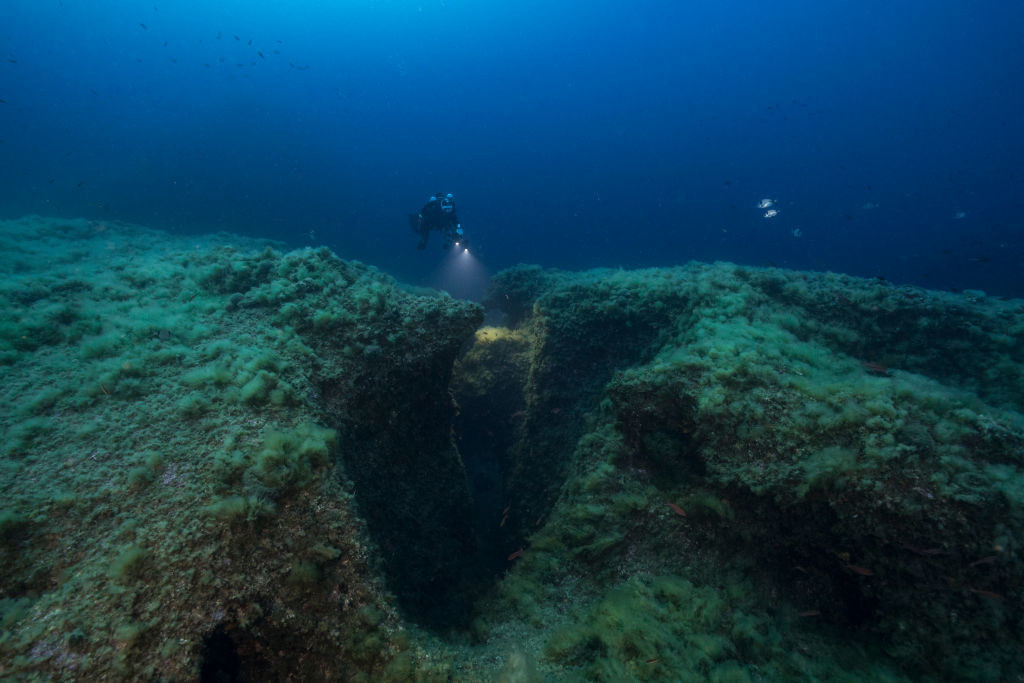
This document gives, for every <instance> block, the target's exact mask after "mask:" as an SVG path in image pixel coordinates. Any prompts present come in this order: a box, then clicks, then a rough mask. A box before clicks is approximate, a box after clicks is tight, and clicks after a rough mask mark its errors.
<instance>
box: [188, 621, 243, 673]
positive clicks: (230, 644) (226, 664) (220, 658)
mask: <svg viewBox="0 0 1024 683" xmlns="http://www.w3.org/2000/svg"><path fill="white" fill-rule="evenodd" d="M199 680H200V682H201V683H233V682H234V681H241V680H243V679H242V658H241V657H240V656H239V655H238V647H237V646H236V645H235V641H233V640H232V639H231V636H229V635H228V634H227V632H226V631H225V630H224V627H223V626H218V627H217V628H216V629H215V630H214V632H213V633H211V634H210V635H208V636H207V637H206V638H205V639H204V640H203V653H202V663H201V664H200V667H199Z"/></svg>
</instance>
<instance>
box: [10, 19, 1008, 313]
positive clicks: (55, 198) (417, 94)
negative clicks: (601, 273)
mask: <svg viewBox="0 0 1024 683" xmlns="http://www.w3.org/2000/svg"><path fill="white" fill-rule="evenodd" d="M1022 29H1024V3H1020V2H1010V1H996V0H981V2H972V3H968V2H951V1H945V2H941V1H940V2H934V1H932V2H923V1H922V0H900V2H895V3H893V2H881V1H880V0H864V1H858V2H852V1H850V2H840V1H836V2H824V3H822V2H812V1H810V0H805V1H797V0H784V1H782V2H774V3H761V2H749V1H748V2H740V1H735V0H734V1H724V2H722V1H716V2H711V1H704V2H682V1H680V0H673V1H662V0H651V1H648V2H637V3H625V2H614V3H613V2H605V1H603V0H567V1H565V2H557V3H552V2H540V1H539V0H520V1H519V2H511V3H495V2H484V1H483V0H422V1H421V2H416V1H415V0H410V1H400V0H379V1H372V0H352V1H348V2H326V1H325V0H321V1H318V2H289V3H280V2H266V1H265V0H249V1H247V2H238V1H234V0H230V1H219V2H217V3H209V2H201V1H199V0H179V1H177V2H161V1H159V0H150V1H148V2H134V1H132V0H121V1H114V0H4V2H3V3H2V6H0V99H2V100H3V102H2V103H0V159H2V164H0V216H3V217H15V216H20V215H22V214H25V213H40V214H47V215H61V216H85V217H89V218H93V219H97V220H123V221H131V222H137V223H143V224H146V225H150V226H154V227H161V228H166V229H170V230H174V231H176V232H200V231H208V230H215V229H224V230H230V231H234V232H240V233H244V234H247V235H257V236H267V237H273V238H278V239H284V240H287V241H289V242H290V243H291V244H294V245H304V244H313V245H317V244H326V245H328V246H331V247H332V248H334V249H335V250H336V251H337V252H338V253H339V254H340V255H342V256H343V257H346V258H357V259H360V260H363V261H366V262H369V263H373V264H375V265H378V266H380V267H382V268H384V269H386V270H388V271H390V272H392V273H393V274H395V275H397V276H398V277H400V278H403V279H405V280H408V281H412V282H416V283H422V284H435V283H437V282H439V281H443V282H444V283H446V284H451V282H452V268H451V267H452V260H453V259H452V258H451V257H449V256H446V255H445V254H444V252H443V250H442V249H441V247H440V246H439V242H440V240H437V239H434V240H433V241H432V243H431V245H430V248H428V249H426V250H425V251H422V252H420V251H417V250H416V249H415V241H416V240H415V236H414V235H413V234H412V233H411V232H410V230H409V227H408V224H407V221H406V215H407V214H408V213H410V212H415V211H416V210H417V209H418V208H419V207H420V206H421V205H422V204H423V202H424V201H425V200H426V198H427V196H428V195H429V194H430V193H431V192H434V191H444V192H454V193H455V196H456V201H457V203H458V208H459V213H460V216H461V218H462V221H463V225H464V226H465V228H466V229H467V232H468V234H469V236H470V239H471V240H472V244H473V249H472V252H473V255H472V258H473V259H475V260H474V266H475V271H474V272H475V273H477V276H478V275H479V274H480V273H486V272H493V271H495V270H497V269H499V268H502V267H505V266H508V265H512V264H515V263H517V262H530V263H541V264H544V265H548V266H557V267H564V268H581V267H590V266H626V267H636V266H648V265H674V264H679V263H684V262H686V261H688V260H690V259H700V260H715V259H722V260H731V261H736V262H740V263H747V264H754V265H761V264H769V263H772V264H776V265H779V266H784V267H792V268H807V269H816V270H834V271H841V272H849V273H853V274H857V275H863V276H881V277H885V278H887V279H889V280H891V281H893V282H899V283H903V282H909V283H915V284H920V285H924V286H928V287H937V288H978V289H985V290H987V291H989V292H990V293H992V294H1000V295H1015V296H1024V276H1022V271H1024V269H1022V268H1021V263H1022V260H1024V259H1022V257H1024V171H1022V169H1021V162H1022V159H1024V127H1022V126H1021V121H1024V88H1022V87H1021V83H1024V57H1022V54H1024V52H1022V51H1021V49H1020V47H1019V41H1020V36H1021V35H1022ZM765 198H769V199H774V200H777V204H776V205H775V208H776V209H777V210H778V211H779V213H778V215H776V216H774V217H771V218H765V217H764V213H765V211H764V210H762V209H758V208H757V204H758V202H759V201H760V200H761V199H765ZM456 280H457V278H456ZM463 285H464V286H462V289H464V290H465V291H464V292H461V293H466V294H474V293H475V290H477V289H478V288H479V282H473V283H469V284H466V283H463ZM451 286H452V287H453V289H456V290H458V289H459V288H460V285H458V284H452V285H451Z"/></svg>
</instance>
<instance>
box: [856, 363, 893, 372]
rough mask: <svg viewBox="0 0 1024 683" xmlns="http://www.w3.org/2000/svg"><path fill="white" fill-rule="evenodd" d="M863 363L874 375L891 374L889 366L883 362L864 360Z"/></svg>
mask: <svg viewBox="0 0 1024 683" xmlns="http://www.w3.org/2000/svg"><path fill="white" fill-rule="evenodd" d="M861 365H862V366H864V369H865V370H867V371H868V373H869V374H872V375H888V374H889V368H887V367H885V366H884V365H882V364H881V363H876V362H874V361H864V362H863V363H861Z"/></svg>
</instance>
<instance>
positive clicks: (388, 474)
mask: <svg viewBox="0 0 1024 683" xmlns="http://www.w3.org/2000/svg"><path fill="white" fill-rule="evenodd" d="M274 246H275V245H269V244H267V243H257V242H255V241H247V240H243V239H241V238H235V237H230V236H226V235H222V236H216V237H212V238H194V239H184V238H174V237H171V236H169V235H165V234H161V233H156V232H152V231H148V230H145V229H142V228H138V227H134V226H125V225H113V224H103V223H95V222H87V221H60V220H50V219H41V218H28V219H23V220H21V221H11V222H6V223H3V224H2V225H0V248H3V249H5V250H6V253H7V254H8V255H10V256H11V258H10V259H5V260H4V265H3V266H2V269H3V270H2V273H0V275H2V278H3V279H2V281H0V299H2V306H3V308H4V311H5V313H9V315H5V317H4V323H3V326H2V329H0V356H2V359H3V361H2V362H3V363H4V383H3V387H2V389H0V392H2V393H0V406H2V411H0V428H2V430H3V433H4V436H5V439H4V441H5V450H4V453H3V455H2V459H0V468H2V474H3V476H2V478H0V498H2V499H3V501H4V510H3V511H2V513H0V600H2V601H3V603H2V604H4V605H5V607H4V612H3V631H2V633H0V677H6V676H11V677H15V678H24V677H37V678H40V679H49V678H68V679H79V680H86V679H89V680H98V679H101V678H108V679H123V680H129V679H130V680H141V679H164V680H190V679H194V678H196V677H204V678H209V679H210V680H214V679H218V677H226V678H229V679H230V678H232V677H235V676H240V677H242V678H244V679H264V680H283V679H285V678H288V677H295V678H297V679H301V680H309V679H310V678H318V677H319V678H328V679H331V678H338V677H341V678H347V677H351V676H354V675H355V674H357V673H361V674H363V675H366V676H370V677H379V676H380V675H383V672H384V671H385V670H389V671H390V670H393V669H394V667H395V666H398V665H393V664H392V661H393V660H394V659H395V658H396V657H399V656H400V657H401V660H402V662H404V663H403V664H401V667H403V668H404V669H405V670H414V669H415V668H416V666H417V665H416V662H417V661H418V660H419V657H418V656H417V655H416V652H415V651H413V650H410V646H409V644H408V641H407V639H406V638H405V637H404V635H403V632H404V627H403V625H402V623H401V621H400V620H399V619H398V612H397V610H396V605H395V603H394V602H393V600H392V598H391V597H390V596H389V595H388V593H387V592H386V591H385V588H384V586H385V583H390V584H392V590H394V591H395V592H396V593H398V594H399V598H400V600H399V602H400V603H402V602H403V601H405V600H406V595H403V593H404V594H409V593H412V592H415V593H416V596H417V598H416V599H417V600H418V602H420V603H426V604H425V606H423V607H422V610H423V611H426V612H429V610H431V609H441V610H443V609H447V607H448V602H447V600H446V599H445V598H444V597H443V596H439V595H435V596H433V598H434V599H433V600H431V599H423V598H420V597H419V592H417V591H412V590H411V589H409V588H408V583H415V582H420V583H428V582H429V581H431V580H435V581H436V580H437V577H438V576H441V577H444V576H448V575H450V574H452V573H453V572H452V570H451V569H450V566H451V560H450V559H449V558H450V557H451V556H452V555H453V554H456V555H457V554H458V552H460V551H459V550H458V549H459V548H461V547H462V546H466V545H471V544H472V532H471V529H470V528H469V525H468V522H467V521H466V517H467V516H466V515H465V514H464V510H465V509H466V507H467V506H468V493H467V492H466V490H465V477H464V475H463V473H462V470H461V465H460V461H459V458H458V453H457V451H456V450H455V448H454V446H453V444H452V441H451V438H450V424H451V417H452V415H453V414H454V410H455V408H454V404H453V403H452V401H451V398H450V396H449V394H448V389H447V386H448V378H449V376H450V373H451V368H452V364H453V361H454V358H455V355H456V354H457V352H458V350H459V348H460V346H461V345H462V344H463V342H464V341H465V340H466V339H468V338H470V337H471V336H472V333H473V330H474V329H475V328H476V327H477V325H478V324H479V322H480V320H481V312H480V309H479V307H477V306H475V305H473V304H469V303H464V302H459V301H455V300H453V299H451V298H450V297H448V296H446V295H442V294H437V293H435V294H433V295H432V296H429V297H428V296H416V295H412V294H409V293H408V292H406V291H405V290H404V289H402V288H401V287H398V286H397V284H396V283H395V282H394V281H393V280H392V279H391V278H390V277H388V276H386V275H384V274H382V273H380V272H378V271H376V270H375V269H374V268H372V267H369V266H364V265H361V264H357V263H347V262H344V261H341V260H340V259H338V258H337V257H336V256H335V255H334V254H332V253H331V252H329V251H327V250H326V249H319V250H313V249H306V250H302V251H297V252H290V253H284V252H281V251H278V250H276V249H275V248H274ZM76 283H77V284H76ZM355 348H358V349H360V350H362V352H359V353H350V352H349V350H351V349H355ZM366 349H373V350H374V352H373V353H370V352H367V351H366ZM26 406H29V408H28V409H27V412H26V409H25V407H26ZM399 481H402V482H403V483H402V484H397V482H399ZM442 490H443V492H444V493H443V495H441V493H440V492H441V491H442ZM357 504H358V507H359V510H358V512H357V511H356V505H357ZM439 518H445V521H447V522H451V524H450V525H449V528H450V529H451V534H450V535H449V536H441V535H438V534H436V533H435V532H434V530H433V529H432V528H431V527H426V526H419V527H417V526H416V522H420V523H422V522H423V520H427V521H430V523H432V524H438V525H440V524H442V523H443V522H442V520H441V519H439ZM410 522H413V523H410ZM460 525H461V527H460ZM460 528H461V530H460ZM449 546H454V549H453V547H449ZM377 548H383V549H386V550H385V554H384V555H383V556H382V555H380V554H378V553H377V550H376V549H377ZM371 556H373V557H376V558H377V559H374V560H372V561H371ZM382 557H383V559H380V558H382ZM410 564H412V568H413V570H415V571H418V572H420V575H418V576H416V577H410V576H409V572H410V569H409V565H410ZM382 570H383V571H382ZM446 572H448V574H446ZM403 581H405V582H406V583H403ZM366 610H372V613H374V614H376V615H378V616H377V618H375V619H373V620H372V621H367V620H366V619H365V618H364V617H363V616H362V615H364V614H366V613H367V612H366ZM402 651H406V652H404V653H403V652H402ZM375 672H376V673H375Z"/></svg>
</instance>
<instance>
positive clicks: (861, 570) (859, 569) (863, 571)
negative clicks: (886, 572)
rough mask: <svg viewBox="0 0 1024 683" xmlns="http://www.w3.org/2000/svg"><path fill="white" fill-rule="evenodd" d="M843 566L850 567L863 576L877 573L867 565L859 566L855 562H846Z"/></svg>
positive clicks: (852, 570)
mask: <svg viewBox="0 0 1024 683" xmlns="http://www.w3.org/2000/svg"><path fill="white" fill-rule="evenodd" d="M843 566H844V567H846V568H847V569H849V570H850V571H851V572H853V573H854V574H860V575H861V576H874V575H875V573H874V572H873V571H871V570H870V569H868V568H867V567H858V566H857V565H855V564H846V565H843Z"/></svg>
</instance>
